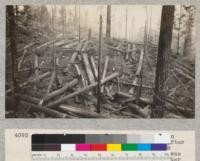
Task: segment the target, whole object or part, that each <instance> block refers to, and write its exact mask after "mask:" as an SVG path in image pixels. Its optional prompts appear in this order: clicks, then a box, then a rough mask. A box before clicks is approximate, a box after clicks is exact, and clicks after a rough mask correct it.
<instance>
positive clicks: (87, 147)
mask: <svg viewBox="0 0 200 161" xmlns="http://www.w3.org/2000/svg"><path fill="white" fill-rule="evenodd" d="M76 151H90V144H76Z"/></svg>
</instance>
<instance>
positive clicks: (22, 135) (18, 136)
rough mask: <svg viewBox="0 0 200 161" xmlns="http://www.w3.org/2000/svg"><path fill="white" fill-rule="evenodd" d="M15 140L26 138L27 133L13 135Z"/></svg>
mask: <svg viewBox="0 0 200 161" xmlns="http://www.w3.org/2000/svg"><path fill="white" fill-rule="evenodd" d="M15 137H16V138H27V137H28V133H15Z"/></svg>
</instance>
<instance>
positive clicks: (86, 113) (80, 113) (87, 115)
mask: <svg viewBox="0 0 200 161" xmlns="http://www.w3.org/2000/svg"><path fill="white" fill-rule="evenodd" d="M58 109H59V110H62V111H65V112H67V113H68V112H71V113H74V114H75V115H78V116H80V117H85V118H106V117H105V116H103V115H100V114H98V113H95V112H91V111H88V110H83V109H81V108H77V107H72V106H70V105H63V104H62V105H59V107H58Z"/></svg>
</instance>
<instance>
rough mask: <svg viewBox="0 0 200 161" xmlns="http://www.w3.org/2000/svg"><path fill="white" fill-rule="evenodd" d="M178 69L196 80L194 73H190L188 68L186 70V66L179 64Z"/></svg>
mask: <svg viewBox="0 0 200 161" xmlns="http://www.w3.org/2000/svg"><path fill="white" fill-rule="evenodd" d="M176 68H178V69H179V70H182V71H183V73H185V74H187V75H189V76H191V77H193V78H195V75H194V72H192V71H189V70H188V69H187V68H185V67H184V66H181V65H179V64H176Z"/></svg>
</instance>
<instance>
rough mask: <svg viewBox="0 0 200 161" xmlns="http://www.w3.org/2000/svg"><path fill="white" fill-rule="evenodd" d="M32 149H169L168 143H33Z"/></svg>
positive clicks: (72, 150)
mask: <svg viewBox="0 0 200 161" xmlns="http://www.w3.org/2000/svg"><path fill="white" fill-rule="evenodd" d="M32 151H68V152H70V151H71V152H74V151H76V152H77V151H167V144H32Z"/></svg>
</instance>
